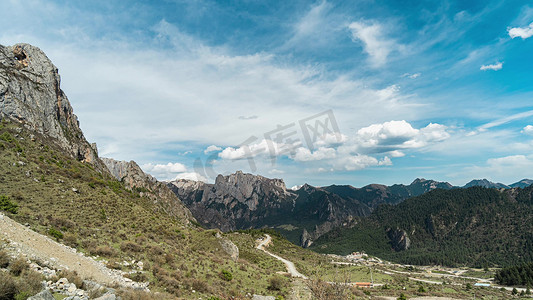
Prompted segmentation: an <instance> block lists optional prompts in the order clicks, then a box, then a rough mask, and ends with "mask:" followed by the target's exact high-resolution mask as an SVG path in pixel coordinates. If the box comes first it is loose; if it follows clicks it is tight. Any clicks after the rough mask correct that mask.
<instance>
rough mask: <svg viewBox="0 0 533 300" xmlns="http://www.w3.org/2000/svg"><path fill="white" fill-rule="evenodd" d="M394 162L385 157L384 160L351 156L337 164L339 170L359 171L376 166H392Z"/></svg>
mask: <svg viewBox="0 0 533 300" xmlns="http://www.w3.org/2000/svg"><path fill="white" fill-rule="evenodd" d="M390 165H392V161H391V160H390V158H388V157H387V156H385V157H384V158H383V159H382V160H378V159H377V158H375V157H372V156H368V155H351V156H347V157H344V158H342V159H340V160H338V161H336V162H335V168H336V169H337V170H346V171H357V170H362V169H366V168H369V167H375V166H390Z"/></svg>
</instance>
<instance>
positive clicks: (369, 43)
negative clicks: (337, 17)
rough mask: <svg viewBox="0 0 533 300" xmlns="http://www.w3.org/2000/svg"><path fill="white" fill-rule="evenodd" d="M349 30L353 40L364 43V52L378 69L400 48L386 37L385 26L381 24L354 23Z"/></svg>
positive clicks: (349, 26)
mask: <svg viewBox="0 0 533 300" xmlns="http://www.w3.org/2000/svg"><path fill="white" fill-rule="evenodd" d="M348 28H349V29H350V30H351V32H352V37H353V39H355V40H359V41H361V42H362V43H363V49H364V51H365V52H366V53H367V54H368V55H369V56H370V61H371V62H372V64H373V65H374V66H376V67H380V66H383V65H384V64H385V63H386V62H387V58H388V56H389V54H390V53H391V52H392V51H395V50H396V49H397V48H398V45H397V44H396V42H395V41H393V40H391V39H389V38H387V37H386V36H385V34H384V29H383V26H382V25H381V24H379V23H375V22H374V23H365V22H353V23H351V24H350V25H348Z"/></svg>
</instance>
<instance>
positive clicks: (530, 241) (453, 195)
mask: <svg viewBox="0 0 533 300" xmlns="http://www.w3.org/2000/svg"><path fill="white" fill-rule="evenodd" d="M532 191H533V188H532V187H527V188H525V189H519V188H518V189H511V190H506V191H499V190H497V189H488V188H482V187H472V188H468V189H454V190H435V191H432V192H429V193H427V194H424V195H421V196H418V197H414V198H411V199H408V200H406V201H404V202H402V203H400V204H398V205H396V206H392V205H382V206H380V207H378V208H377V209H376V210H375V211H374V212H373V213H372V215H371V216H370V217H369V218H368V219H361V220H360V222H359V223H358V224H357V225H356V226H354V227H353V228H350V229H339V230H335V231H334V232H331V233H329V234H327V235H325V236H323V237H322V238H321V239H319V240H317V242H316V243H315V244H314V245H313V249H314V250H316V251H319V252H324V253H327V252H329V253H332V252H333V253H339V254H347V253H350V252H352V251H366V252H367V253H369V254H372V255H376V256H379V257H382V258H385V259H389V260H393V261H398V262H403V263H409V264H442V265H472V266H508V265H513V264H519V263H525V262H530V261H533V201H532V196H531V194H532ZM394 249H395V250H394Z"/></svg>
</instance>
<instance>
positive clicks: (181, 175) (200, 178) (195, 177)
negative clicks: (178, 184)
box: [172, 172, 208, 182]
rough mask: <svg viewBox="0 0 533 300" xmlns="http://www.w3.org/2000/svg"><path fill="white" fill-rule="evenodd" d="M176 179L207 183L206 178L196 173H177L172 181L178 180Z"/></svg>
mask: <svg viewBox="0 0 533 300" xmlns="http://www.w3.org/2000/svg"><path fill="white" fill-rule="evenodd" d="M178 179H187V180H194V181H203V182H207V181H208V180H207V178H205V177H204V176H202V175H200V174H198V173H196V172H183V173H179V174H177V175H176V177H174V178H173V179H172V180H178Z"/></svg>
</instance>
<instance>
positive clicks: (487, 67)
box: [479, 62, 503, 71]
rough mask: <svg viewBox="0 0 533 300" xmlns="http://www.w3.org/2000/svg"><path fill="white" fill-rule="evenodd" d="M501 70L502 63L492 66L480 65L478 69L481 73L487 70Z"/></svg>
mask: <svg viewBox="0 0 533 300" xmlns="http://www.w3.org/2000/svg"><path fill="white" fill-rule="evenodd" d="M502 68H503V63H501V62H498V63H495V64H492V65H482V66H481V67H480V68H479V69H480V70H481V71H487V70H492V71H498V70H501V69H502Z"/></svg>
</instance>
